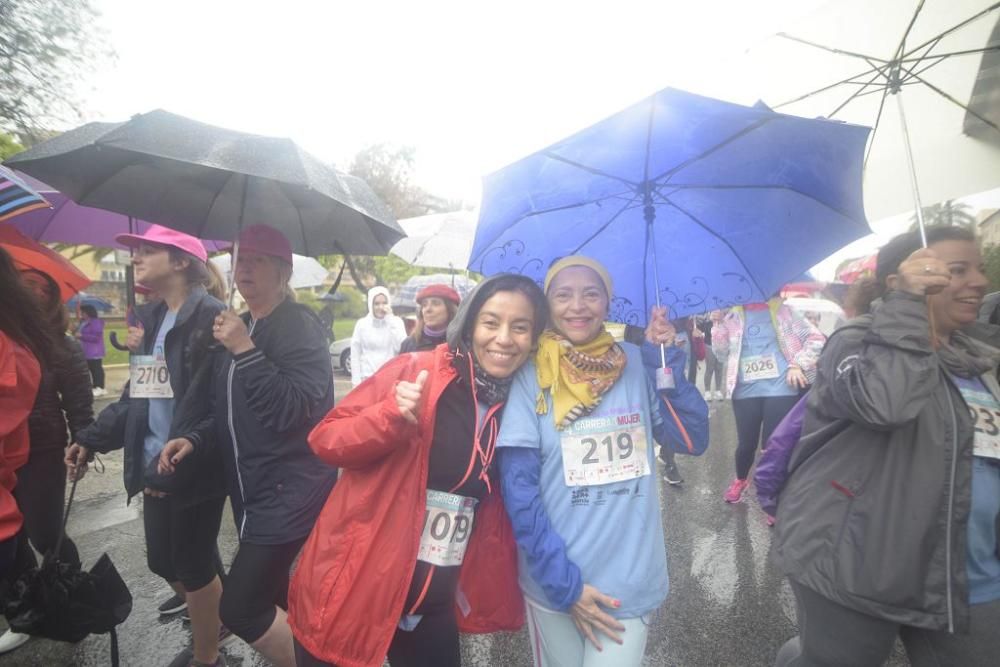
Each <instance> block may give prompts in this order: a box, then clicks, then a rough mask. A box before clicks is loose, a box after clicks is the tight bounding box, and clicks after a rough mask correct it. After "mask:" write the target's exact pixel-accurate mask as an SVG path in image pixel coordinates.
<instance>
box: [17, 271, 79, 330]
mask: <svg viewBox="0 0 1000 667" xmlns="http://www.w3.org/2000/svg"><path fill="white" fill-rule="evenodd" d="M28 272H30V273H34V274H35V275H36V276H41V277H42V279H44V280H45V286H46V289H45V301H44V302H43V303H40V304H38V305H39V307H40V308H41V311H42V317H43V318H44V319H45V320H46V322H47V324H48V325H49V331H50V332H51V333H52V335H53V336H54V337H56V339H58V338H59V337H61V336H63V335H64V334H65V333H66V329H68V328H69V314H68V313H67V312H66V306H64V305H63V302H62V293H61V292H60V291H59V283H57V282H56V281H55V280H54V279H53V278H52V276H50V275H49V274H47V273H45V272H44V271H39V270H38V269H27V270H26V271H25V272H24V273H28ZM36 301H37V299H36Z"/></svg>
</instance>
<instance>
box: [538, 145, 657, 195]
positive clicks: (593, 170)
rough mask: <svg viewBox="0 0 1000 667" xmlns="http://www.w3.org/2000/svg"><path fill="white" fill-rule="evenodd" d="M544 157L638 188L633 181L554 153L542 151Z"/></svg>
mask: <svg viewBox="0 0 1000 667" xmlns="http://www.w3.org/2000/svg"><path fill="white" fill-rule="evenodd" d="M542 155H544V156H545V157H547V158H549V159H550V160H555V161H557V162H562V163H564V164H568V165H569V166H571V167H576V168H577V169H580V170H582V171H585V172H587V173H589V174H593V175H594V176H603V177H604V178H610V179H611V180H613V181H619V182H621V183H624V184H625V185H628V186H630V187H633V188H634V187H636V186H638V183H633V182H632V181H629V180H627V179H624V178H621V177H620V176H614V175H612V174H608V173H606V172H604V171H601V170H600V169H597V168H596V167H588V166H587V165H585V164H580V163H579V162H576V161H574V160H570V159H569V158H564V157H561V156H559V155H556V154H555V153H552V152H550V151H542Z"/></svg>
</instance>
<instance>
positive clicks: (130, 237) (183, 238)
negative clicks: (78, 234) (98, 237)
mask: <svg viewBox="0 0 1000 667" xmlns="http://www.w3.org/2000/svg"><path fill="white" fill-rule="evenodd" d="M115 241H117V242H118V243H121V244H122V245H123V246H125V247H127V248H138V247H139V246H140V245H141V244H143V243H155V244H156V245H165V246H170V247H171V248H177V249H178V250H183V251H184V252H186V253H187V254H189V255H194V256H195V257H197V258H198V259H200V260H201V261H203V262H207V261H208V253H207V252H205V245H204V244H203V243H202V242H201V241H199V240H198V239H196V238H195V237H193V236H191V235H190V234H185V233H184V232H178V231H176V230H173V229H170V228H169V227H161V226H160V225H150V226H149V229H147V230H146V231H145V232H144V233H142V234H119V235H118V236H116V237H115Z"/></svg>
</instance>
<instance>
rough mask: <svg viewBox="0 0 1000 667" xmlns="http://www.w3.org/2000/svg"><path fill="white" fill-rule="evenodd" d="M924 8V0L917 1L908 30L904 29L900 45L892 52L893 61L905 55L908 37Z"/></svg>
mask: <svg viewBox="0 0 1000 667" xmlns="http://www.w3.org/2000/svg"><path fill="white" fill-rule="evenodd" d="M923 8H924V0H920V2H918V3H917V8H916V9H915V10H913V16H911V17H910V23H909V25H907V26H906V30H905V31H903V38H902V39H901V40H899V46H897V47H896V52H895V53H893V54H892V59H893V61H897V60H899V58H900V57H902V56H903V55H905V53H906V38H907V37H909V36H910V32H911V31H912V30H913V26H914V24H916V22H917V17H918V16H920V12H921V11H922V10H923ZM938 39H940V38H938ZM932 41H934V40H932Z"/></svg>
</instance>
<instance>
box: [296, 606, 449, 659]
mask: <svg viewBox="0 0 1000 667" xmlns="http://www.w3.org/2000/svg"><path fill="white" fill-rule="evenodd" d="M295 664H296V665H297V666H298V667H336V665H334V664H333V663H332V662H323V661H322V660H319V659H317V658H316V657H314V656H312V655H310V654H309V652H308V651H306V650H305V649H304V648H302V645H301V644H299V642H298V641H296V642H295ZM389 667H462V655H461V651H460V649H459V643H458V623H457V622H456V621H455V610H454V609H452V608H451V607H449V608H448V609H443V610H441V611H440V612H437V613H434V614H425V615H424V617H423V618H421V619H420V622H419V623H417V627H416V628H414V629H413V630H410V631H406V630H400V629H399V628H396V634H394V635H393V636H392V643H391V644H389Z"/></svg>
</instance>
